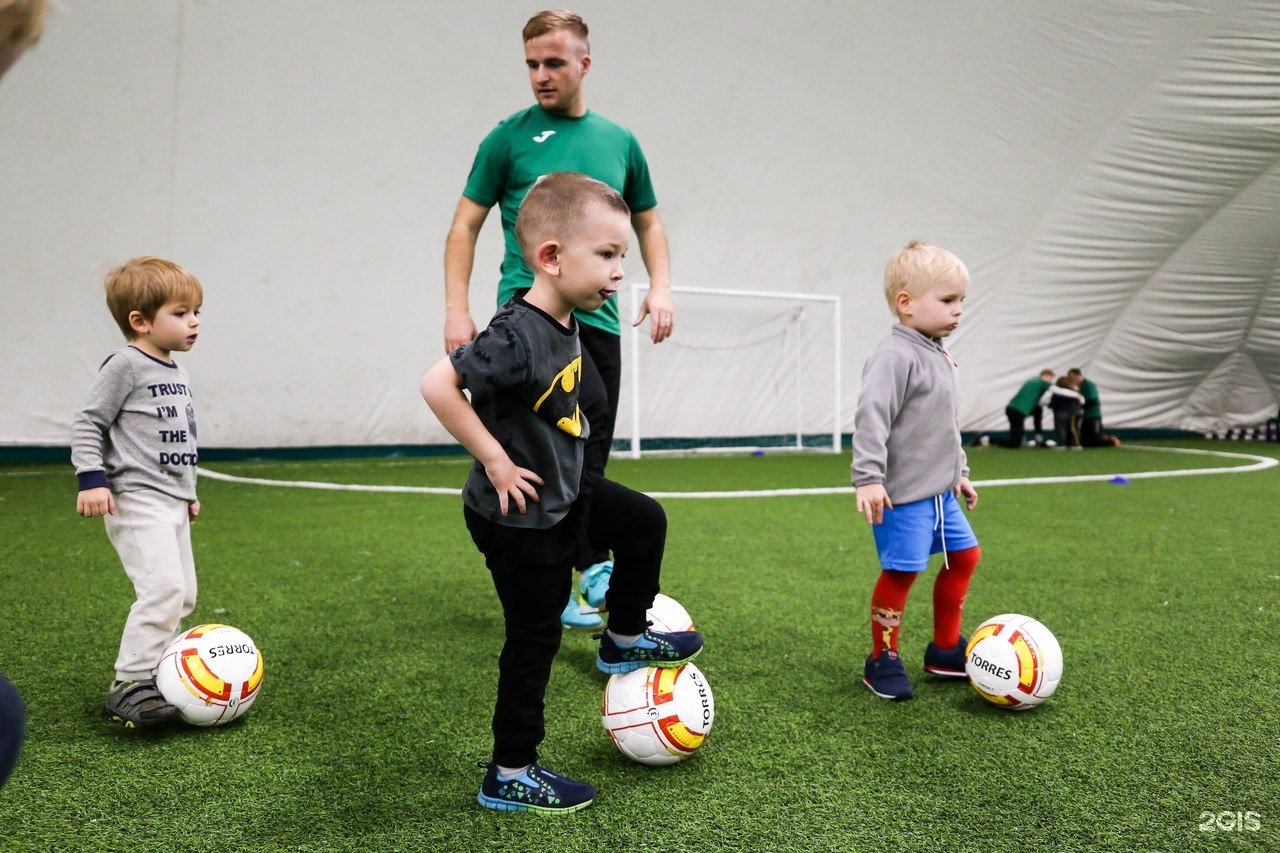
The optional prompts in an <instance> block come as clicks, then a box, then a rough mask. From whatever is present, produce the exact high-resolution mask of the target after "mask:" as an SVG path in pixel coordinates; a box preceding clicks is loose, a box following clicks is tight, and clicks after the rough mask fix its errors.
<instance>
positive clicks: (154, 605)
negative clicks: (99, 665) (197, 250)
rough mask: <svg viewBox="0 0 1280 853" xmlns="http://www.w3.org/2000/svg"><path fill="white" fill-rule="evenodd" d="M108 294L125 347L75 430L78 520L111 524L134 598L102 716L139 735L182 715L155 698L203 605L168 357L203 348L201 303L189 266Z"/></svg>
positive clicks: (115, 281) (183, 433)
mask: <svg viewBox="0 0 1280 853" xmlns="http://www.w3.org/2000/svg"><path fill="white" fill-rule="evenodd" d="M106 292H107V307H108V309H110V311H111V316H112V317H113V318H115V321H116V324H117V325H118V326H119V327H120V331H121V332H123V333H124V336H125V339H126V340H128V341H129V345H128V346H126V347H123V348H121V349H119V350H117V351H116V352H113V353H112V354H111V355H109V356H107V359H106V361H104V362H103V363H102V366H101V367H100V368H99V369H98V376H97V378H96V379H95V380H94V383H93V386H92V387H91V388H90V389H89V393H88V395H87V396H86V398H85V402H84V405H83V406H81V408H80V411H79V412H77V413H76V417H75V421H74V423H73V424H72V428H71V461H72V464H74V465H75V468H76V479H77V480H78V481H79V488H80V491H79V494H78V495H77V497H76V511H77V512H78V513H79V514H80V515H82V516H84V517H86V518H94V517H97V516H102V517H103V520H104V521H105V523H106V528H107V537H108V538H109V539H110V540H111V544H112V545H114V546H115V549H116V553H118V554H119V555H120V562H121V563H122V564H123V565H124V570H125V573H126V574H127V575H128V576H129V580H130V581H132V582H133V589H134V594H135V597H136V600H135V601H134V604H133V607H132V608H131V609H130V611H129V616H128V618H127V619H126V620H125V624H124V632H123V634H122V636H121V638H120V651H119V654H118V655H117V657H116V664H115V667H116V675H115V681H114V682H113V683H112V685H111V690H110V692H109V693H108V694H107V701H106V706H105V707H104V708H103V710H102V717H103V719H105V720H110V721H113V722H117V723H121V724H123V725H124V726H125V727H126V728H137V727H142V726H150V725H154V724H156V723H161V722H164V721H166V720H169V719H172V718H173V717H175V716H176V715H177V713H178V711H177V708H175V707H174V706H172V705H170V704H169V703H168V702H166V701H165V699H164V697H163V696H162V695H161V694H160V691H159V690H157V689H156V685H155V669H156V666H157V665H158V664H159V663H160V656H161V654H162V653H163V652H164V649H165V646H166V645H167V644H168V642H169V641H170V640H171V639H172V638H173V636H174V634H176V633H177V631H178V627H179V624H180V623H181V621H182V619H183V617H185V616H187V615H188V614H190V613H191V611H192V610H193V609H194V608H195V605H196V567H195V561H194V559H193V558H192V555H191V526H190V522H191V519H193V518H195V517H196V516H197V515H198V514H199V512H200V502H199V501H198V500H197V499H196V463H197V457H196V420H195V410H194V408H193V406H192V402H191V386H190V382H189V380H188V379H187V372H186V370H184V369H183V368H182V367H181V366H179V365H178V364H176V363H175V362H174V361H173V358H172V357H171V353H173V352H174V351H178V352H186V351H188V350H190V349H191V347H192V346H193V345H194V344H195V342H196V335H197V333H198V331H199V328H200V320H199V313H200V305H201V303H202V302H203V301H204V293H203V290H202V288H201V287H200V282H199V281H198V280H197V279H196V277H195V276H193V275H191V273H189V272H187V271H186V270H184V269H183V268H182V267H180V266H178V265H177V264H175V263H173V262H172V261H166V260H164V259H162V258H155V257H147V256H144V257H138V258H134V259H133V260H131V261H129V262H128V263H126V264H125V265H124V266H122V267H120V268H119V269H116V270H113V271H112V272H111V273H110V274H109V275H108V276H107V281H106Z"/></svg>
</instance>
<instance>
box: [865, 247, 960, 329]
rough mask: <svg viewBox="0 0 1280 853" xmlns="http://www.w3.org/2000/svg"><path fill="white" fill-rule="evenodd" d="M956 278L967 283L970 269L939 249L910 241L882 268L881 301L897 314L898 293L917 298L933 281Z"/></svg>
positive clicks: (942, 249)
mask: <svg viewBox="0 0 1280 853" xmlns="http://www.w3.org/2000/svg"><path fill="white" fill-rule="evenodd" d="M949 277H958V278H960V279H961V280H963V281H964V282H965V283H966V284H968V282H969V269H968V267H966V266H965V265H964V261H962V260H960V259H959V258H957V257H956V256H955V255H953V254H951V253H950V252H948V251H947V250H946V249H944V248H942V247H941V246H935V245H933V244H932V243H923V242H921V241H919V240H912V241H911V242H910V243H908V244H907V245H905V246H903V247H902V248H901V249H900V250H899V251H898V254H896V255H894V256H893V257H892V258H890V259H889V263H887V264H885V266H884V298H885V301H886V302H888V303H889V310H890V311H892V312H893V313H894V314H897V313H898V306H897V300H898V294H899V293H902V292H904V291H905V292H906V293H909V294H911V295H912V296H919V295H920V294H921V293H924V291H925V290H926V289H928V287H929V285H931V284H933V283H934V282H935V281H940V280H942V279H946V278H949Z"/></svg>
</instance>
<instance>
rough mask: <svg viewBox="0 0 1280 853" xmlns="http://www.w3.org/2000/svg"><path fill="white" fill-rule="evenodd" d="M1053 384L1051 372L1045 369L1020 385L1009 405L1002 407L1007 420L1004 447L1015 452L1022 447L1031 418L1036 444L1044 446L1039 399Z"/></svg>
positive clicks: (1041, 411) (1041, 410)
mask: <svg viewBox="0 0 1280 853" xmlns="http://www.w3.org/2000/svg"><path fill="white" fill-rule="evenodd" d="M1052 384H1053V371H1052V370H1050V369H1049V368H1047V367H1046V368H1045V369H1044V370H1042V371H1040V375H1039V376H1033V377H1031V378H1030V379H1028V380H1027V381H1026V382H1023V383H1022V387H1020V388H1019V389H1018V393H1017V394H1014V395H1013V399H1012V400H1010V401H1009V405H1007V406H1005V407H1004V414H1005V417H1007V418H1008V419H1009V440H1008V441H1007V442H1005V444H1004V446H1005V447H1009V448H1013V449H1014V450H1017V449H1018V448H1019V447H1021V446H1022V437H1023V435H1025V434H1026V428H1027V418H1028V417H1029V418H1031V419H1032V422H1033V423H1034V424H1035V428H1036V444H1038V445H1041V446H1043V445H1044V431H1043V429H1042V427H1043V424H1042V423H1041V419H1042V418H1043V411H1044V410H1043V409H1042V408H1041V406H1040V398H1041V397H1043V396H1044V392H1045V391H1048V390H1049V386H1050V385H1052Z"/></svg>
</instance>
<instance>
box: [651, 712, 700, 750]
mask: <svg viewBox="0 0 1280 853" xmlns="http://www.w3.org/2000/svg"><path fill="white" fill-rule="evenodd" d="M657 726H658V731H659V732H660V733H661V734H664V735H666V740H667V741H668V742H667V743H664V744H663V746H665V747H666V748H667V749H669V750H671V751H672V752H677V751H678V752H693V751H694V750H695V749H697V748H698V747H700V746H702V742H703V741H704V740H706V739H707V736H706V734H704V733H703V732H695V731H693V730H692V729H690V728H689V727H688V726H686V725H685V724H684V723H683V722H682V721H681V720H680V718H679V717H663V718H662V719H660V720H658V722H657Z"/></svg>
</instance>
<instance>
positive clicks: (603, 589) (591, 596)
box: [578, 560, 613, 607]
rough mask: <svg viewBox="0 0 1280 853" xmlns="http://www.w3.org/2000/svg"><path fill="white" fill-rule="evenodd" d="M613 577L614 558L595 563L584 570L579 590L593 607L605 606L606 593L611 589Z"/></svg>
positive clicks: (579, 582)
mask: <svg viewBox="0 0 1280 853" xmlns="http://www.w3.org/2000/svg"><path fill="white" fill-rule="evenodd" d="M612 577H613V560H605V561H604V562H603V563H595V564H594V565H590V566H587V567H586V568H585V569H583V570H582V577H581V578H579V579H578V591H579V592H581V593H582V597H583V599H584V600H585V601H586V602H587V604H589V605H591V606H592V607H604V597H605V593H607V592H608V591H609V579H610V578H612Z"/></svg>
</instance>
